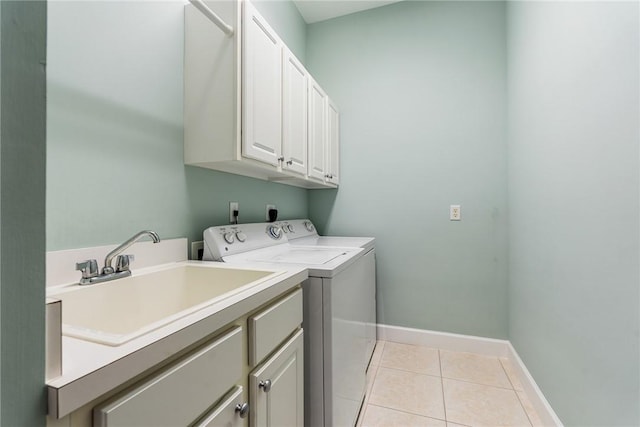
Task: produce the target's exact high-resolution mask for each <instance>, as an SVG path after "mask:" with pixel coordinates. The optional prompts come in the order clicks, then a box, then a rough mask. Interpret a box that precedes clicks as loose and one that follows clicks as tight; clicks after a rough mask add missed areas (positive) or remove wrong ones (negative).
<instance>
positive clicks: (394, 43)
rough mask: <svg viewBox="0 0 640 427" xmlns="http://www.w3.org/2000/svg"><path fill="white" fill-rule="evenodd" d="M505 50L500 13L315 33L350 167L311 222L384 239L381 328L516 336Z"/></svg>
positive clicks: (436, 16) (323, 26) (442, 11)
mask: <svg viewBox="0 0 640 427" xmlns="http://www.w3.org/2000/svg"><path fill="white" fill-rule="evenodd" d="M505 43H506V39H505V5H504V3H502V2H475V1H471V2H463V1H456V2H439V1H428V2H416V1H408V2H400V3H396V4H393V5H390V6H385V7H380V8H377V9H373V10H369V11H365V12H362V13H356V14H353V15H348V16H345V17H341V18H337V19H332V20H330V21H325V22H321V23H317V24H313V25H309V27H308V30H307V65H308V68H309V70H310V72H311V73H312V74H313V75H314V76H315V78H316V80H318V82H319V83H320V84H321V85H322V86H323V87H324V88H325V89H326V90H327V92H328V93H329V94H330V95H331V96H332V98H333V99H334V101H335V102H336V103H337V105H338V106H339V107H340V113H341V153H340V154H341V162H342V168H341V173H342V175H341V184H340V190H339V191H337V192H336V191H327V190H322V191H310V196H309V209H310V215H311V217H312V219H313V220H314V221H316V222H317V223H318V226H319V227H320V229H321V230H322V231H323V232H325V233H327V234H335V235H371V236H375V237H376V238H377V253H378V257H377V263H378V264H377V266H378V294H377V298H378V320H379V322H380V323H384V324H390V325H398V326H408V327H414V328H423V329H432V330H437V331H447V332H456V333H463V334H472V335H480V336H486V337H497V338H506V336H507V216H506V214H507V212H506V210H507V209H506V208H507V202H506V195H507V194H506V191H507V190H506V182H507V180H506V142H505V82H506V75H505V73H506V56H505V52H506V45H505ZM451 204H461V205H462V221H460V222H451V221H449V205H451Z"/></svg>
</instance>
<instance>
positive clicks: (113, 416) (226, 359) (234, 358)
mask: <svg viewBox="0 0 640 427" xmlns="http://www.w3.org/2000/svg"><path fill="white" fill-rule="evenodd" d="M240 354H242V328H241V327H236V328H234V329H232V330H231V331H229V332H228V333H226V334H224V335H223V336H222V337H220V338H218V339H216V340H215V341H214V342H213V343H211V344H208V345H206V346H205V347H204V348H202V349H200V350H197V351H196V352H195V353H192V354H190V355H188V356H186V357H185V358H183V359H181V360H179V361H178V362H176V363H174V364H173V365H171V366H169V367H168V368H165V369H164V370H162V371H161V372H160V373H158V374H157V375H155V376H154V377H152V378H150V379H148V380H146V381H144V382H143V383H141V384H140V385H137V386H135V387H134V388H133V389H131V390H130V391H128V392H126V394H124V395H120V396H119V397H117V398H116V399H114V400H111V401H110V402H107V403H106V404H104V405H102V406H99V407H97V408H95V409H94V410H93V418H94V421H93V422H94V426H97V427H124V426H154V427H160V426H172V427H175V426H186V425H189V424H191V423H193V421H195V420H197V419H198V418H200V417H201V415H202V414H203V413H204V412H205V411H206V410H207V408H209V407H210V406H211V404H212V403H213V402H215V401H216V400H218V399H220V398H221V397H222V396H223V395H224V394H225V393H226V392H227V391H228V390H229V387H230V386H231V385H232V384H234V383H236V382H237V381H238V380H239V379H240V378H241V377H242V370H243V363H242V360H241V357H239V355H240Z"/></svg>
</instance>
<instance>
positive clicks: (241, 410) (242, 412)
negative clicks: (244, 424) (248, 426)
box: [236, 402, 249, 418]
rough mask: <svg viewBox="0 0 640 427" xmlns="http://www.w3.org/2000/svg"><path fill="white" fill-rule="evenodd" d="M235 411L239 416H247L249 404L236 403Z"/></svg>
mask: <svg viewBox="0 0 640 427" xmlns="http://www.w3.org/2000/svg"><path fill="white" fill-rule="evenodd" d="M236 413H237V414H238V415H239V416H240V418H247V415H249V404H248V403H247V402H244V403H238V404H237V405H236Z"/></svg>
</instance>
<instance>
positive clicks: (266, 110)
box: [242, 2, 282, 166]
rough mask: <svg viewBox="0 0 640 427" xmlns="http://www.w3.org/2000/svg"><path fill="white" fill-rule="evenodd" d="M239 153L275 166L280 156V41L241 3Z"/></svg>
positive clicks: (258, 17) (264, 22) (259, 18)
mask: <svg viewBox="0 0 640 427" xmlns="http://www.w3.org/2000/svg"><path fill="white" fill-rule="evenodd" d="M242 52H243V58H244V62H243V65H244V67H243V74H244V78H243V83H244V85H243V88H242V119H243V124H244V126H243V132H242V154H243V155H244V156H246V157H249V158H252V159H256V160H260V161H263V162H265V163H269V164H272V165H274V166H278V165H279V163H280V161H281V156H282V109H281V108H280V106H281V105H282V42H281V41H280V39H279V38H278V36H277V35H276V33H275V32H274V31H273V30H272V29H271V27H270V26H269V25H268V24H267V23H266V21H265V20H264V19H263V18H262V17H261V16H260V15H259V14H258V12H257V11H256V10H255V8H254V7H253V5H252V4H251V3H249V2H246V3H245V9H244V47H243V50H242Z"/></svg>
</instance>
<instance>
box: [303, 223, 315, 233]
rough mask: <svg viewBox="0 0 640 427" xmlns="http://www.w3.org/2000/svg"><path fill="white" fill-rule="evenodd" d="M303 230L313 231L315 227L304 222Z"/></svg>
mask: <svg viewBox="0 0 640 427" xmlns="http://www.w3.org/2000/svg"><path fill="white" fill-rule="evenodd" d="M304 228H306V229H307V231H314V230H315V227H314V226H313V223H312V222H311V221H305V222H304Z"/></svg>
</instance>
